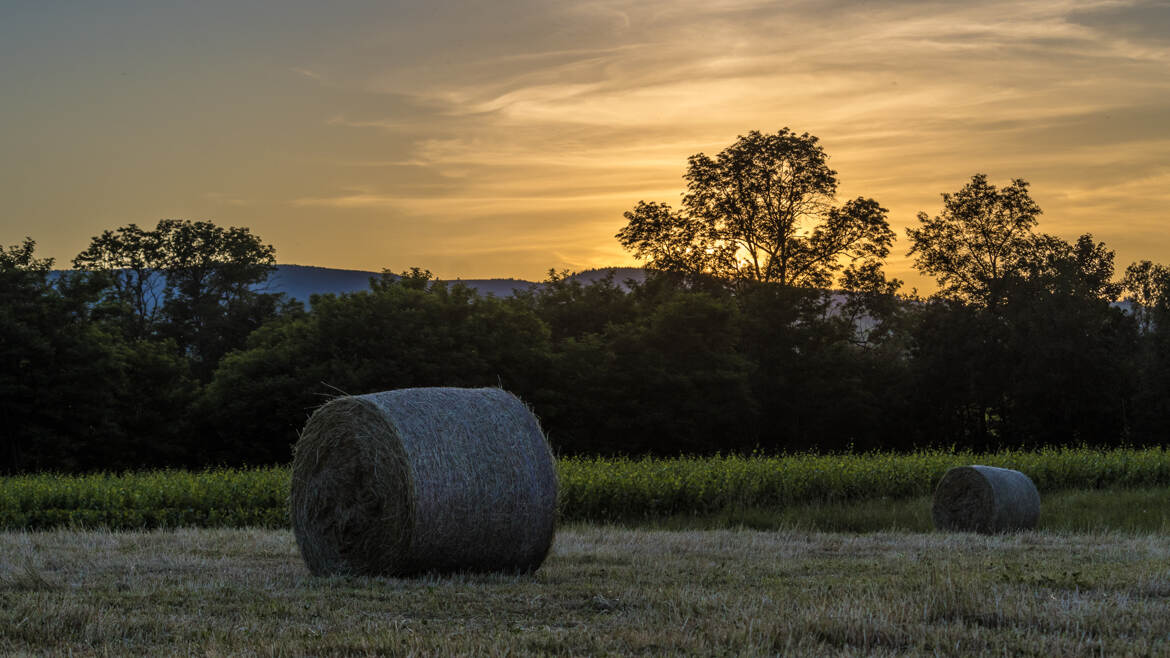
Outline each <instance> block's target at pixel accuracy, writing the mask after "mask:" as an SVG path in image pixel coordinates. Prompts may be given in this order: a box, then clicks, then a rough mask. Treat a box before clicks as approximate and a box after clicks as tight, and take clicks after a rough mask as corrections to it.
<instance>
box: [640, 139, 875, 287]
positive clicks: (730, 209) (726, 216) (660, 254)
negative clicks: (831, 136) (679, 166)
mask: <svg viewBox="0 0 1170 658" xmlns="http://www.w3.org/2000/svg"><path fill="white" fill-rule="evenodd" d="M683 177H684V179H685V180H686V181H687V192H686V194H685V195H684V196H683V199H682V208H681V209H678V210H675V209H673V208H671V207H670V205H669V204H666V203H658V202H645V201H640V202H639V203H638V204H637V206H635V208H634V209H633V210H631V211H629V212H627V213H625V218H626V220H627V222H628V223H627V225H626V226H625V227H624V228H623V229H622V230H621V231H619V232H618V234H617V238H618V240H619V241H620V242H621V243H622V246H624V247H625V248H626V249H629V250H630V251H632V252H633V253H634V256H635V257H636V258H639V259H641V260H644V261H646V263H647V265H648V266H649V267H651V268H654V269H659V270H664V271H671V272H679V273H683V274H686V275H691V276H696V275H713V276H715V277H719V278H723V279H728V280H738V281H754V282H760V283H777V284H780V285H783V286H797V287H826V286H829V285H831V284H832V283H833V280H834V276H835V275H836V274H837V273H838V272H840V271H841V270H842V269H845V268H846V267H847V266H849V267H851V268H852V269H851V272H852V276H853V277H854V279H856V278H858V277H859V276H868V277H872V276H873V275H874V273H875V272H876V271H877V270H876V267H877V266H878V265H880V263H881V262H882V261H883V260H884V259H885V258H886V256H887V255H889V252H890V246H891V245H892V244H893V241H894V232H893V231H891V230H890V227H889V223H888V221H887V218H886V215H887V210H886V209H885V208H883V207H881V205H880V204H878V202H877V201H874V200H873V199H868V198H863V197H858V198H856V199H852V200H849V201H846V202H845V203H844V204H842V205H836V204H835V195H836V192H837V172H835V171H833V170H832V169H830V168H829V165H828V156H827V155H826V154H825V151H824V149H823V148H822V147H821V146H820V145H819V144H818V140H817V138H816V137H814V136H812V135H809V134H808V133H804V134H800V135H798V134H796V133H794V132H792V131H790V130H788V129H787V128H783V129H781V130H780V131H779V132H777V133H775V134H763V133H761V132H759V131H752V132H750V133H748V134H747V135H741V136H740V137H739V139H737V140H736V141H735V143H734V144H732V145H731V146H729V147H727V148H726V149H724V150H723V151H721V152H720V153H719V154H718V155H716V156H715V157H714V158H712V157H709V156H707V155H706V154H703V153H698V154H696V155H692V156H691V157H690V158H688V160H687V170H686V173H685V174H684V176H683Z"/></svg>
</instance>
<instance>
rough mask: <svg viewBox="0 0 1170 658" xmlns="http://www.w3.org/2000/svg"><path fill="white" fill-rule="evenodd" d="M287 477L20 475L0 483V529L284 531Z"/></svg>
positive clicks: (270, 473) (250, 473)
mask: <svg viewBox="0 0 1170 658" xmlns="http://www.w3.org/2000/svg"><path fill="white" fill-rule="evenodd" d="M288 483H289V480H288V471H287V470H286V469H283V468H268V469H250V470H229V469H218V470H210V471H203V472H198V473H194V472H187V471H174V470H166V471H151V472H144V473H130V474H125V475H111V474H105V473H98V474H93V475H85V476H65V475H50V474H42V475H20V476H14V477H9V478H4V479H3V480H2V481H0V527H4V528H28V529H41V528H52V527H61V526H83V527H107V528H111V529H130V528H174V527H179V526H198V527H242V526H266V527H283V526H287V525H288V512H287V501H288Z"/></svg>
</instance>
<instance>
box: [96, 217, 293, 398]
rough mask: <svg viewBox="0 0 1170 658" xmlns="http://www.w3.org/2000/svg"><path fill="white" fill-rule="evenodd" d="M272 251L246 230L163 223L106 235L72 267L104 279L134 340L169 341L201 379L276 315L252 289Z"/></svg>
mask: <svg viewBox="0 0 1170 658" xmlns="http://www.w3.org/2000/svg"><path fill="white" fill-rule="evenodd" d="M275 263H276V258H275V250H274V249H273V247H272V246H271V245H266V244H264V243H263V242H261V240H260V238H259V237H257V236H255V235H253V234H252V232H251V231H250V230H249V229H247V228H242V227H230V228H226V229H225V228H223V227H220V226H216V225H215V224H213V223H212V222H205V221H200V222H192V221H189V220H178V219H164V220H162V221H160V222H159V223H158V225H157V226H156V227H155V228H154V230H151V231H147V230H143V229H141V228H139V227H138V226H137V225H135V224H130V225H128V226H125V227H122V228H119V229H117V230H114V231H105V232H103V233H102V234H101V235H99V236H97V237H95V238H94V239H93V240H92V242H91V243H90V246H89V248H87V249H86V250H85V251H84V252H82V253H81V254H79V255H78V256H77V257H76V258H75V259H74V261H73V264H74V267H76V268H78V269H82V270H93V271H101V272H105V273H107V274H108V275H109V276H110V278H111V282H112V285H111V287H110V289H109V294H108V295H107V299H108V301H110V302H112V303H115V304H121V305H123V308H125V309H127V313H128V316H129V317H130V321H129V322H128V327H129V328H128V331H127V334H128V335H129V336H130V337H132V338H169V339H171V340H172V341H173V343H174V345H175V346H176V347H177V348H178V349H179V350H180V353H181V354H183V355H184V356H185V357H187V358H189V359H190V360H191V363H192V369H193V372H194V373H195V374H196V376H197V377H198V378H199V379H201V380H207V379H209V378H210V376H211V373H212V371H213V370H214V368H215V365H216V363H218V362H219V359H220V358H222V357H223V355H224V354H226V353H227V352H228V351H230V350H232V349H236V348H239V347H242V346H243V344H244V341H245V340H246V338H247V336H248V334H249V333H251V332H252V330H254V329H256V328H257V327H259V326H260V325H261V324H263V323H264V322H266V321H267V320H269V319H271V318H273V317H275V316H276V315H277V314H278V313H280V312H281V311H282V310H290V311H291V310H292V309H291V308H288V309H286V308H285V307H283V306H282V303H283V302H282V301H281V300H280V299H279V298H278V296H276V295H272V294H267V293H263V292H260V291H258V290H257V287H258V286H259V285H260V284H262V283H263V282H264V281H266V280H267V278H268V275H269V274H270V273H271V272H272V271H273V270H274V269H275V267H276V265H275Z"/></svg>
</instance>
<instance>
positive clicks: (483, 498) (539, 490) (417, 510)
mask: <svg viewBox="0 0 1170 658" xmlns="http://www.w3.org/2000/svg"><path fill="white" fill-rule="evenodd" d="M556 498H557V477H556V469H555V466H554V463H553V457H552V453H551V452H550V451H549V447H548V442H547V441H546V440H545V438H544V434H543V433H542V432H541V430H540V425H539V424H538V422H537V420H536V417H535V416H533V415H532V412H530V411H529V410H528V408H527V407H526V406H525V405H524V403H523V402H521V401H520V400H519V399H518V398H516V397H515V396H514V395H512V394H511V393H507V392H505V391H503V390H501V389H498V388H479V389H467V388H413V389H402V390H396V391H386V392H381V393H371V394H369V395H357V396H344V397H339V398H336V399H334V400H331V401H330V402H328V403H326V404H325V405H323V406H322V407H321V408H319V409H317V411H316V412H314V413H313V415H312V417H311V418H309V422H308V423H307V424H306V425H305V429H304V431H303V432H302V433H301V437H300V440H299V441H298V442H297V445H296V451H295V456H294V458H293V472H292V489H291V494H290V501H289V503H290V513H291V517H292V526H293V532H294V534H295V535H296V540H297V545H298V546H299V547H300V549H301V555H302V556H303V557H304V559H305V563H306V564H307V565H308V567H309V570H310V571H311V572H312V573H314V574H316V575H326V574H363V575H409V574H417V573H423V572H432V571H435V572H448V571H511V572H518V571H531V570H535V569H536V568H537V567H539V566H540V564H541V562H543V561H544V558H545V556H546V555H547V554H548V550H549V547H550V546H551V544H552V539H553V525H554V521H555V514H556Z"/></svg>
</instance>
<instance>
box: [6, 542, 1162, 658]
mask: <svg viewBox="0 0 1170 658" xmlns="http://www.w3.org/2000/svg"><path fill="white" fill-rule="evenodd" d="M0 653H2V654H5V655H306V654H308V655H535V654H553V655H557V654H559V655H621V654H625V655H630V654H632V655H671V654H674V655H684V654H685V655H773V654H780V655H858V656H871V655H1030V656H1076V655H1086V656H1087V655H1102V654H1104V655H1110V656H1122V655H1135V656H1150V655H1170V537H1167V536H1166V535H1165V534H1161V533H1119V532H1108V533H1088V534H1086V533H1068V532H1061V531H1040V532H1026V533H1019V534H1010V535H1000V536H990V537H989V536H980V535H972V534H965V533H935V532H926V533H914V532H875V533H864V534H847V533H824V532H811V531H801V530H793V529H787V530H784V529H782V530H774V531H758V530H749V529H726V530H701V531H696V530H681V531H679V530H661V529H646V528H628V527H617V526H612V525H584V524H573V525H568V526H565V527H562V528H561V529H560V530H559V531H558V533H557V538H556V542H555V545H554V547H553V550H552V553H551V555H550V556H549V558H548V560H547V562H546V563H545V564H544V566H543V567H542V568H541V569H540V570H539V571H537V572H536V573H534V574H529V575H456V576H446V577H434V576H432V577H424V578H415V579H393V578H359V577H347V578H343V577H334V578H318V577H313V576H310V574H309V573H308V571H307V569H306V568H305V567H304V565H303V563H302V562H301V559H300V555H299V553H298V551H297V548H296V544H295V542H294V540H293V537H292V533H291V532H290V531H288V530H285V529H247V528H245V529H225V528H213V529H183V528H180V529H172V530H154V531H148V532H136V531H122V532H110V531H102V530H50V531H37V532H23V531H6V532H3V533H0Z"/></svg>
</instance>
